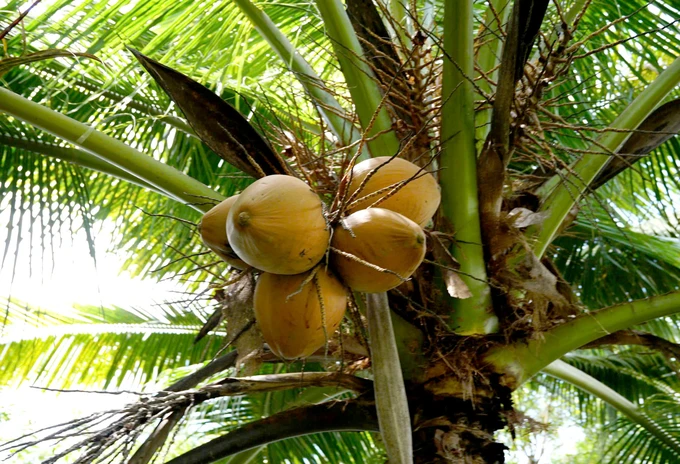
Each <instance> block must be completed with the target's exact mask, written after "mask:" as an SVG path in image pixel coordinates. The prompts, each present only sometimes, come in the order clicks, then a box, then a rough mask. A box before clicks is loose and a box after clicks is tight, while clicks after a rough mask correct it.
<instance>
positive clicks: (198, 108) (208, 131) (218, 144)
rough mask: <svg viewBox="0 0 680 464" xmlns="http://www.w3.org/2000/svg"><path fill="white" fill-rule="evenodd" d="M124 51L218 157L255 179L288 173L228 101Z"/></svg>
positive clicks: (260, 137) (181, 76) (162, 66)
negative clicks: (141, 67) (142, 68)
mask: <svg viewBox="0 0 680 464" xmlns="http://www.w3.org/2000/svg"><path fill="white" fill-rule="evenodd" d="M128 50H130V51H131V52H132V54H134V55H135V58H137V60H138V61H139V62H140V63H141V64H142V66H144V68H146V70H147V71H148V72H149V74H151V77H153V78H154V80H155V81H156V82H157V83H158V85H160V86H161V88H162V89H163V90H164V91H165V93H167V94H168V96H169V97H170V98H172V100H173V101H174V102H175V103H176V104H177V106H178V107H179V109H180V110H182V113H184V116H186V118H187V121H188V122H189V124H190V125H191V127H193V129H194V130H195V131H196V135H198V136H199V137H200V139H201V140H202V141H203V142H204V143H205V144H206V145H208V146H209V147H210V149H211V150H213V151H214V152H215V153H217V154H218V155H219V156H220V157H221V158H222V159H224V160H225V161H226V162H228V163H229V164H231V165H233V166H235V167H236V168H238V169H240V170H241V171H243V172H245V173H246V174H249V175H251V176H253V177H255V178H260V177H263V176H268V175H270V174H290V170H289V169H288V167H287V166H286V163H285V161H284V160H283V158H281V157H280V156H279V155H278V154H277V153H276V152H275V151H274V150H272V148H271V147H270V146H269V144H267V142H266V141H265V140H264V139H263V138H262V136H261V135H260V134H259V133H258V132H257V131H256V130H255V129H253V126H251V125H250V123H249V122H248V121H247V120H246V118H244V117H243V115H241V113H239V112H238V111H237V110H236V109H235V108H233V107H232V106H231V105H230V104H229V103H227V102H225V101H224V100H222V99H221V98H220V97H219V96H218V95H216V94H215V93H213V92H212V91H211V90H210V89H208V88H206V87H204V86H203V85H201V84H199V83H198V82H196V81H195V80H193V79H190V78H189V77H187V76H185V75H184V74H182V73H180V72H178V71H175V70H174V69H172V68H170V67H168V66H165V65H163V64H161V63H159V62H158V61H155V60H152V59H151V58H148V57H146V56H144V55H142V54H141V53H139V52H138V51H137V50H134V49H132V48H130V47H128Z"/></svg>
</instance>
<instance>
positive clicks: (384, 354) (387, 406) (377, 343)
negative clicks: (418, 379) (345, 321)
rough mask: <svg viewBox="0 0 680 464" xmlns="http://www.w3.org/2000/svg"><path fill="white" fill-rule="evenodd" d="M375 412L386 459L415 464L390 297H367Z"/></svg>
mask: <svg viewBox="0 0 680 464" xmlns="http://www.w3.org/2000/svg"><path fill="white" fill-rule="evenodd" d="M366 299H367V302H366V317H367V319H368V335H369V337H370V347H371V367H372V369H373V389H374V391H375V408H376V411H377V413H378V424H379V425H380V434H381V436H382V439H383V443H384V444H385V449H386V451H387V457H388V458H389V460H390V463H393V464H410V463H413V442H412V435H411V417H410V415H409V410H408V399H407V398H406V389H405V388H404V378H403V376H402V374H401V365H400V363H399V353H398V352H397V344H396V342H395V338H394V330H393V329H392V320H391V317H390V307H389V302H388V300H387V293H385V292H382V293H367V294H366Z"/></svg>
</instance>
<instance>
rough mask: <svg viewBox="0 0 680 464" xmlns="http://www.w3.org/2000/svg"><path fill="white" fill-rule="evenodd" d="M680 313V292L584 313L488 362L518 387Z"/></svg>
mask: <svg viewBox="0 0 680 464" xmlns="http://www.w3.org/2000/svg"><path fill="white" fill-rule="evenodd" d="M678 312H680V291H679V292H673V293H667V294H665V295H660V296H655V297H652V298H646V299H644V300H636V301H632V302H630V303H621V304H618V305H614V306H610V307H608V308H603V309H600V310H598V311H593V312H590V313H586V314H583V315H581V316H579V317H577V318H576V319H572V320H571V321H569V322H566V323H564V324H561V325H558V326H556V327H554V328H552V329H550V330H548V331H546V332H543V334H542V337H541V339H540V340H539V339H536V338H534V339H532V340H529V341H528V342H526V341H521V342H519V343H515V344H513V345H507V346H502V347H498V348H494V349H492V350H490V352H489V354H488V355H487V356H486V360H487V361H488V362H490V363H491V364H492V365H494V366H495V367H496V370H497V371H498V372H504V373H505V374H506V379H507V382H508V383H509V384H510V385H513V386H514V387H515V388H516V387H518V386H519V385H521V384H522V383H524V382H526V381H527V380H529V379H530V378H531V377H533V376H534V375H535V374H537V373H538V372H539V371H540V370H541V369H543V368H545V367H546V366H547V365H548V364H550V363H552V362H553V361H555V360H557V359H559V358H561V357H562V356H564V355H565V354H567V353H569V352H570V351H573V350H576V349H578V348H581V347H582V346H585V345H587V344H588V343H590V342H592V341H595V340H597V339H598V338H601V337H604V336H605V335H608V334H610V333H613V332H616V331H618V330H622V329H626V328H628V327H632V326H634V325H637V324H642V323H643V322H647V321H649V320H652V319H656V318H659V317H664V316H669V315H671V314H675V313H678Z"/></svg>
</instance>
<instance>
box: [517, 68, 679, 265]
mask: <svg viewBox="0 0 680 464" xmlns="http://www.w3.org/2000/svg"><path fill="white" fill-rule="evenodd" d="M679 82H680V58H677V59H676V60H675V61H674V62H673V63H671V64H670V65H669V66H668V67H667V68H666V69H665V70H664V71H663V72H662V73H661V74H660V75H659V76H658V77H657V78H656V79H655V80H654V81H653V82H652V83H651V84H649V85H648V86H647V87H646V88H645V89H644V90H643V91H642V92H641V93H640V95H638V96H637V97H636V98H635V100H633V101H632V102H631V103H630V105H628V107H626V109H625V110H623V112H622V113H621V114H620V115H619V116H618V117H617V118H616V119H615V120H614V122H612V123H611V124H610V125H609V128H610V129H614V130H615V131H613V132H605V133H604V135H603V136H602V137H600V138H599V139H598V141H597V144H591V145H590V146H589V147H588V148H587V150H586V151H588V152H591V153H594V154H584V155H583V156H582V157H581V158H580V159H579V160H578V161H576V162H575V163H574V164H573V165H572V166H571V167H570V168H569V169H568V171H567V172H565V173H563V174H562V175H561V176H557V175H556V176H554V177H553V179H549V180H548V181H546V182H547V184H546V185H555V188H554V190H553V191H552V192H547V193H546V194H547V197H546V198H545V200H544V202H543V204H542V205H541V208H540V210H539V211H540V212H541V213H545V214H546V215H547V216H546V219H545V221H544V222H543V223H542V224H540V225H535V226H531V227H529V228H528V229H527V231H526V235H527V236H528V237H535V241H534V245H533V250H534V254H535V255H536V257H538V258H541V257H542V256H543V254H544V253H545V251H546V249H547V248H548V245H550V243H551V242H552V241H553V239H554V238H555V236H556V235H557V233H558V231H559V230H560V227H561V226H562V223H563V222H564V219H565V218H566V217H567V215H568V214H569V211H571V209H572V208H573V207H574V206H575V205H577V204H578V202H579V201H580V200H581V198H582V196H583V195H584V193H585V192H586V191H587V190H588V187H589V185H590V184H591V182H592V181H593V180H594V179H595V178H596V177H597V175H598V173H599V172H600V171H601V170H602V168H604V166H605V165H606V164H607V162H608V161H609V156H614V153H616V151H617V149H618V148H619V147H620V146H621V145H622V144H623V143H624V142H625V141H626V139H628V137H629V136H630V135H631V132H630V131H632V130H634V129H636V128H637V127H638V126H639V125H640V124H641V123H642V122H643V121H644V120H645V119H646V118H647V116H649V114H650V113H651V112H652V111H653V110H654V109H655V108H656V107H657V106H658V105H659V104H660V103H661V102H662V100H663V99H664V98H665V97H666V96H667V95H668V94H669V93H670V92H671V91H672V90H673V89H674V88H675V87H676V86H677V85H678V83H679ZM603 151H604V153H602V152H603ZM608 155H609V156H608ZM558 179H559V182H558V181H557V180H558Z"/></svg>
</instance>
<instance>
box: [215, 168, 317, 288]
mask: <svg viewBox="0 0 680 464" xmlns="http://www.w3.org/2000/svg"><path fill="white" fill-rule="evenodd" d="M227 237H228V238H229V245H230V246H231V247H232V249H233V250H234V251H235V252H236V254H237V255H238V256H239V258H241V259H242V260H243V261H245V262H246V263H248V264H250V265H251V266H253V267H255V268H257V269H260V270H262V271H266V272H271V273H273V274H286V275H291V274H300V273H301V272H305V271H308V270H310V269H311V268H312V267H314V266H315V265H316V264H317V263H318V262H319V261H320V260H321V258H322V257H323V256H324V254H325V253H326V249H327V248H328V240H329V238H330V231H329V229H328V227H327V225H326V219H325V217H324V215H323V204H322V202H321V199H320V198H319V196H318V195H317V194H316V193H314V192H313V191H312V189H310V188H309V186H308V185H307V184H306V183H304V182H303V181H301V180H300V179H297V178H295V177H292V176H283V175H272V176H267V177H263V178H262V179H259V180H257V181H255V182H254V183H253V184H251V185H249V186H248V187H247V188H246V189H245V190H244V191H243V192H241V194H240V195H239V197H238V199H237V200H236V202H234V204H233V206H232V207H231V210H230V211H229V216H228V218H227Z"/></svg>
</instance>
